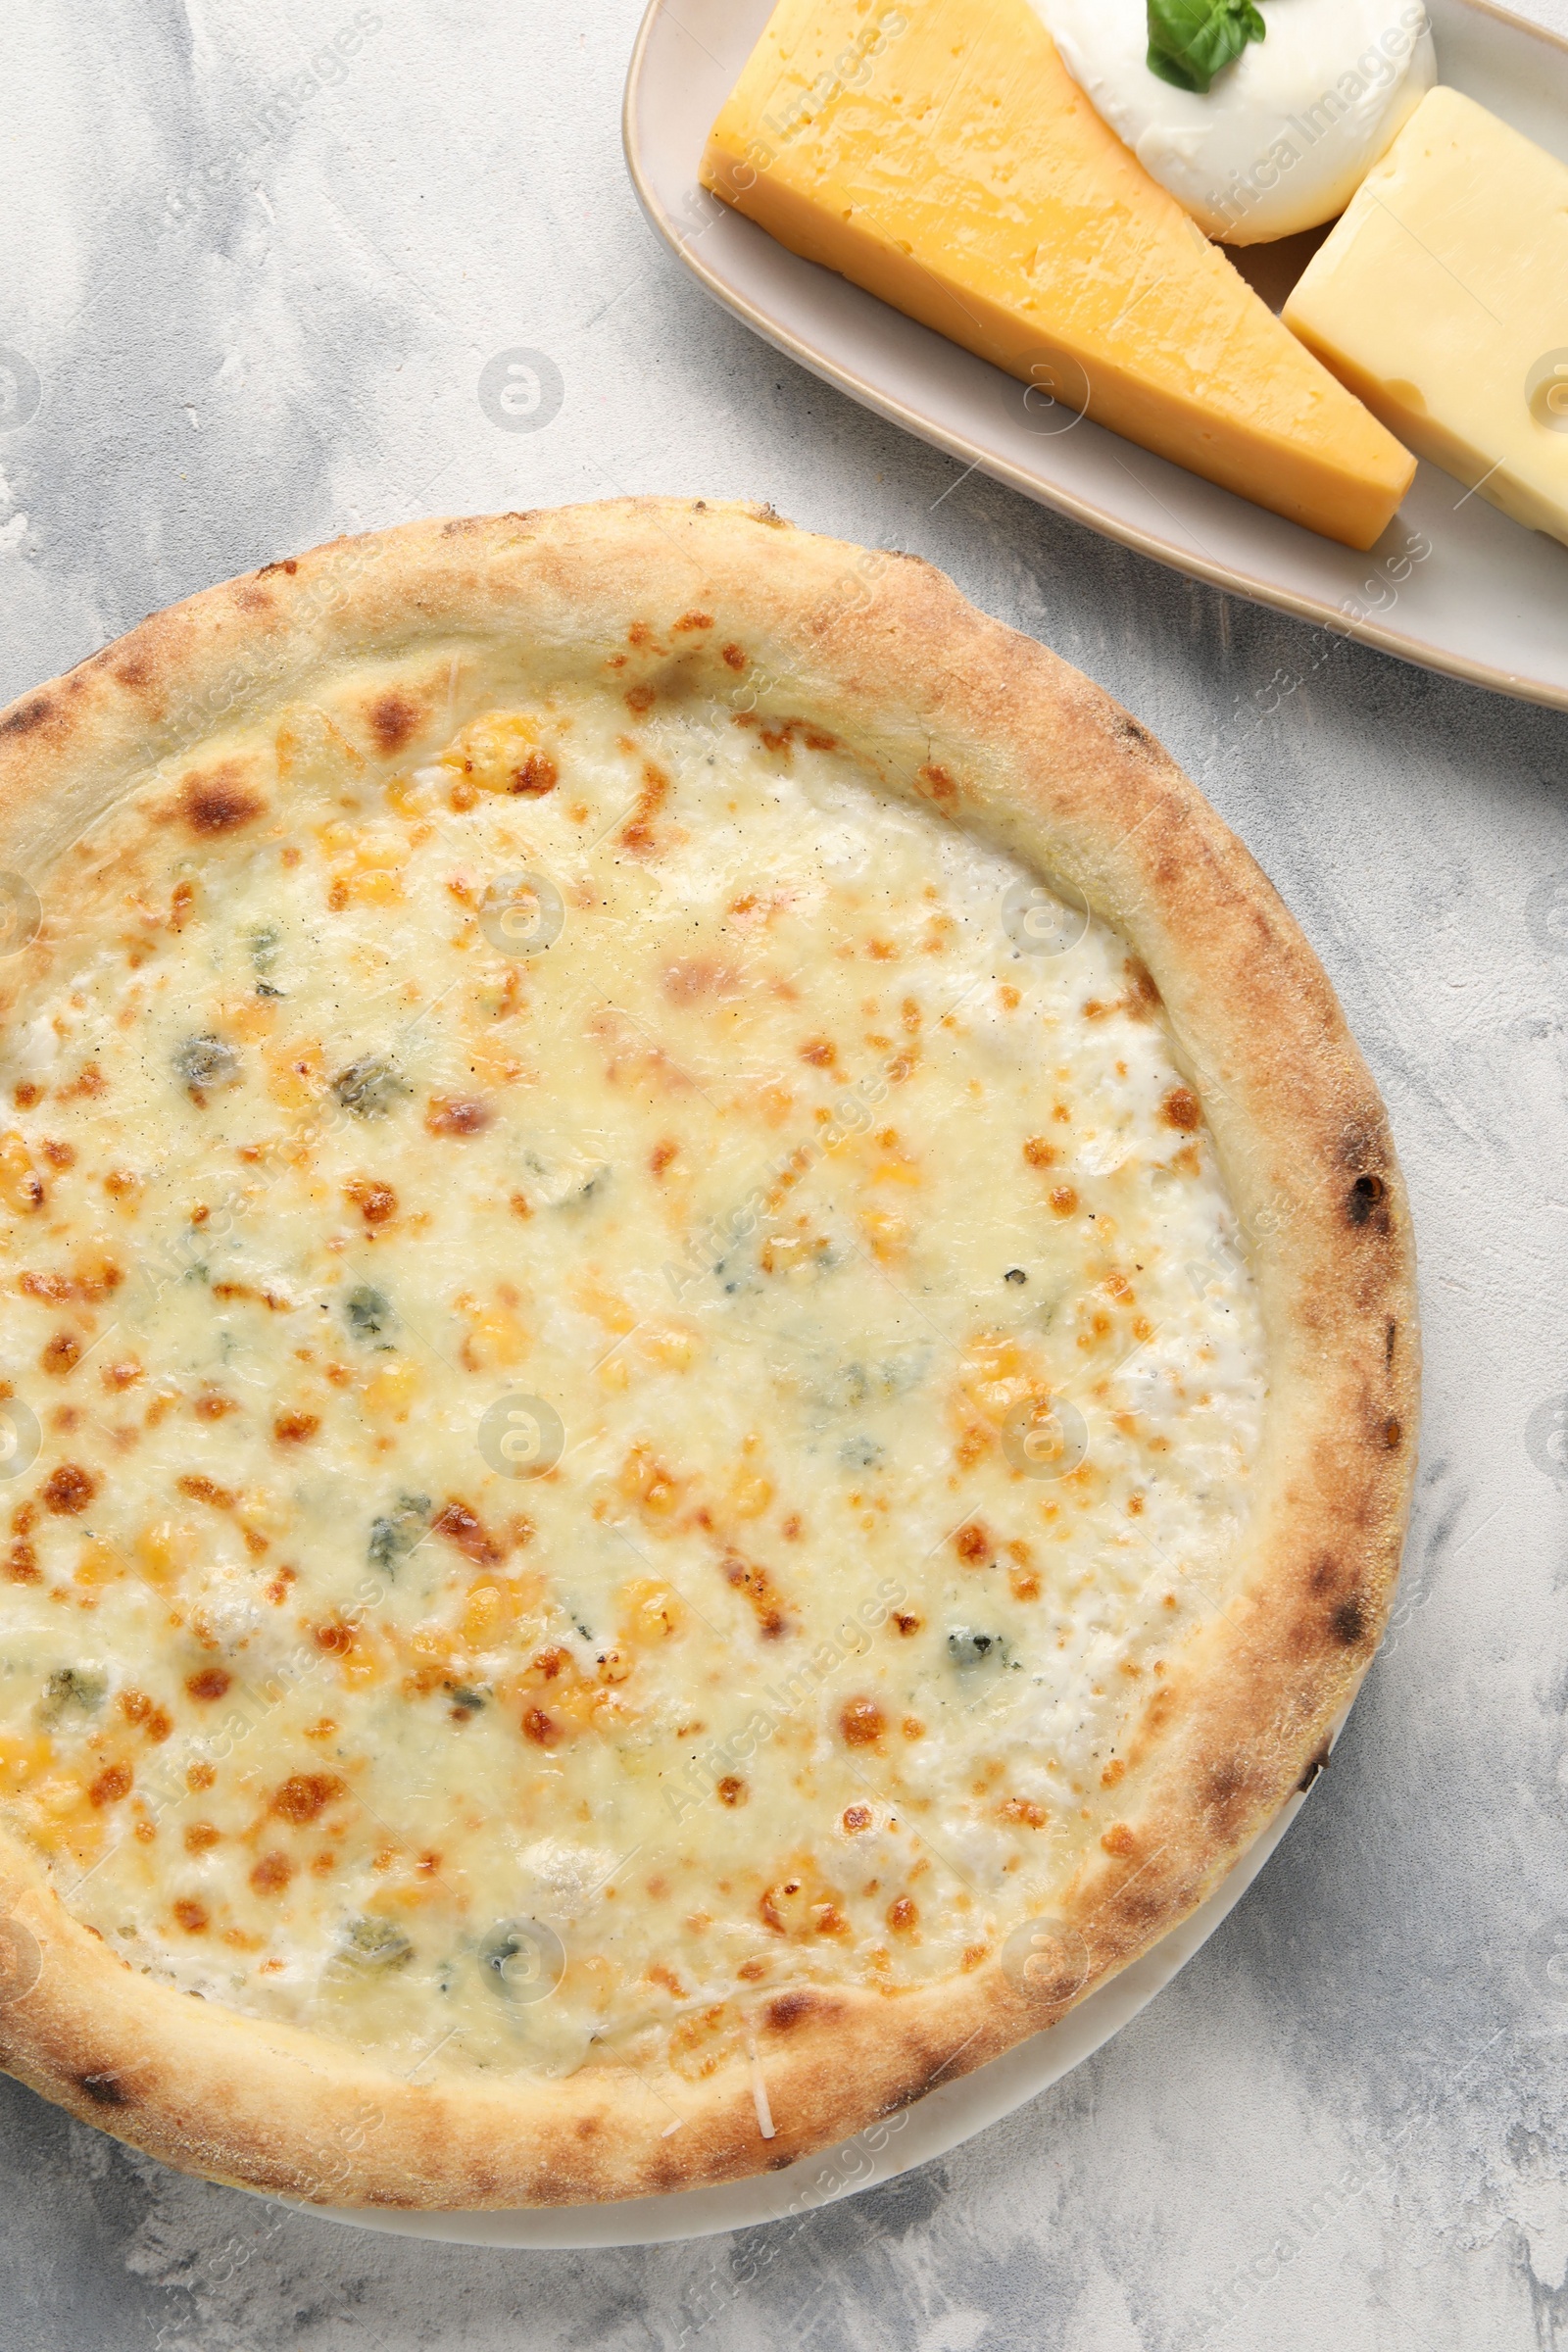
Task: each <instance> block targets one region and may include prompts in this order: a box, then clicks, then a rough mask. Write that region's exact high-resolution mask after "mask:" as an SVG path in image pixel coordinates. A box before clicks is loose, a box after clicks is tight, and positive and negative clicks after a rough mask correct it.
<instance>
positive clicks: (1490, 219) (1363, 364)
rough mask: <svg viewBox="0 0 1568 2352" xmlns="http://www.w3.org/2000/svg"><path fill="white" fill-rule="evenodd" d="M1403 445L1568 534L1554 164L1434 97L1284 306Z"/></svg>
mask: <svg viewBox="0 0 1568 2352" xmlns="http://www.w3.org/2000/svg"><path fill="white" fill-rule="evenodd" d="M1285 316H1286V319H1287V320H1288V321H1289V323H1290V324H1291V326H1292V327H1294V329H1295V331H1296V332H1297V334H1299V336H1300V337H1301V340H1302V341H1303V342H1304V343H1306V344H1308V345H1309V346H1310V347H1311V349H1312V350H1313V351H1315V352H1317V353H1318V355H1319V356H1320V358H1322V359H1323V360H1324V361H1325V362H1326V363H1327V365H1328V366H1329V367H1330V368H1333V370H1334V372H1335V374H1336V375H1337V376H1339V377H1340V379H1341V380H1342V382H1344V383H1346V384H1348V386H1349V387H1350V388H1351V390H1352V391H1354V392H1357V393H1359V395H1360V397H1361V398H1362V399H1363V400H1364V401H1365V402H1366V403H1367V404H1368V406H1369V407H1371V408H1373V409H1375V410H1376V412H1377V414H1378V415H1379V416H1380V417H1383V418H1384V420H1385V422H1387V423H1388V424H1390V425H1392V426H1393V427H1394V428H1395V430H1396V431H1397V432H1399V433H1402V434H1403V436H1404V438H1405V439H1406V440H1407V441H1408V442H1409V444H1410V446H1411V448H1412V449H1414V450H1416V451H1418V452H1419V453H1420V455H1421V456H1422V457H1423V458H1430V459H1431V460H1432V463H1433V464H1434V465H1435V466H1443V467H1444V468H1445V470H1446V472H1448V473H1451V474H1455V475H1456V476H1457V477H1458V479H1459V480H1460V481H1461V482H1463V483H1465V484H1466V486H1467V487H1468V488H1470V489H1473V490H1476V491H1478V492H1479V493H1480V495H1481V497H1483V498H1485V499H1490V500H1491V502H1492V504H1493V505H1494V506H1495V507H1500V508H1501V509H1502V511H1503V513H1504V514H1505V515H1512V516H1513V518H1514V520H1515V521H1516V522H1523V523H1527V524H1529V526H1530V527H1531V529H1533V530H1537V531H1548V532H1550V534H1551V535H1552V537H1553V538H1556V539H1561V540H1564V541H1568V168H1565V167H1564V166H1563V165H1562V164H1560V163H1558V161H1557V159H1556V157H1555V156H1551V155H1547V154H1546V153H1545V152H1544V149H1543V148H1540V147H1537V146H1535V145H1534V144H1533V143H1532V141H1530V140H1529V139H1527V138H1525V137H1523V136H1522V135H1521V134H1520V132H1518V131H1517V130H1511V129H1510V128H1509V127H1508V125H1507V123H1499V122H1498V121H1497V118H1496V116H1495V115H1489V114H1488V113H1487V111H1486V109H1485V107H1481V106H1477V105H1476V103H1475V101H1474V100H1473V99H1471V98H1464V97H1461V96H1460V94H1459V92H1458V91H1457V90H1446V89H1436V90H1433V91H1431V92H1430V93H1429V94H1428V95H1427V96H1426V97H1425V98H1423V100H1422V101H1421V104H1420V105H1419V106H1418V107H1417V109H1416V111H1415V113H1414V114H1413V115H1412V116H1411V118H1410V120H1409V122H1408V123H1406V124H1405V126H1404V128H1403V130H1401V131H1400V133H1399V135H1398V137H1397V139H1396V140H1395V142H1394V145H1393V146H1392V147H1391V148H1390V150H1389V152H1388V154H1387V155H1386V156H1385V157H1384V159H1383V161H1382V163H1380V164H1379V165H1378V166H1377V167H1376V169H1375V170H1374V171H1372V172H1370V173H1369V174H1368V176H1367V178H1366V179H1365V181H1364V182H1363V183H1362V185H1361V187H1360V188H1359V189H1358V190H1357V192H1356V194H1355V196H1354V197H1353V198H1352V199H1351V202H1350V206H1349V209H1348V212H1347V213H1346V215H1345V217H1344V219H1343V220H1342V221H1340V223H1339V225H1338V226H1337V227H1336V228H1335V230H1334V232H1333V234H1332V235H1331V236H1330V237H1329V239H1328V241H1327V243H1326V244H1324V245H1323V246H1322V247H1321V248H1320V249H1319V251H1318V252H1317V254H1316V255H1314V257H1313V259H1312V261H1311V263H1310V265H1309V267H1308V269H1307V270H1306V273H1305V275H1304V276H1303V277H1302V279H1301V281H1300V283H1299V285H1298V287H1297V289H1296V291H1295V293H1294V294H1293V295H1292V296H1291V299H1290V301H1289V302H1288V303H1287V305H1286V308H1285Z"/></svg>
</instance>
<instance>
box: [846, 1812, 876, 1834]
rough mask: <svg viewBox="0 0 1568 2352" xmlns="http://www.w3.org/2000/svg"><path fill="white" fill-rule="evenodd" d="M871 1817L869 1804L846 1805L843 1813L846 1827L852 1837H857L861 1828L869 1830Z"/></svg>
mask: <svg viewBox="0 0 1568 2352" xmlns="http://www.w3.org/2000/svg"><path fill="white" fill-rule="evenodd" d="M871 1818H872V1816H871V1808H870V1806H869V1805H846V1806H845V1808H844V1812H843V1815H842V1820H843V1825H844V1828H845V1829H846V1830H847V1831H848V1833H849V1835H850V1836H851V1837H852V1838H854V1837H857V1836H858V1834H859V1832H860V1831H861V1830H868V1829H869V1828H870V1827H871Z"/></svg>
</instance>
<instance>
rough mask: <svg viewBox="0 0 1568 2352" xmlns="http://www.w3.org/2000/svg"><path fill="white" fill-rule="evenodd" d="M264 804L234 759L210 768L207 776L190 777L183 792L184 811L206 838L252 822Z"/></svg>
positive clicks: (192, 824)
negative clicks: (247, 783)
mask: <svg viewBox="0 0 1568 2352" xmlns="http://www.w3.org/2000/svg"><path fill="white" fill-rule="evenodd" d="M262 808H263V803H262V800H261V798H260V796H259V794H257V793H254V792H251V791H250V790H249V789H248V788H247V786H246V785H245V783H244V781H243V771H242V770H241V768H240V767H239V765H238V764H237V762H235V761H234V760H225V761H224V763H223V765H222V766H221V767H214V768H209V769H208V771H207V773H206V775H204V776H189V777H187V778H186V781H185V789H184V791H183V792H182V793H181V794H180V796H179V813H180V815H181V816H182V817H183V818H184V820H185V822H186V824H187V825H189V827H190V829H191V831H192V832H193V833H195V834H197V835H198V836H199V837H200V838H201V839H203V840H210V839H211V838H212V837H213V835H214V834H218V833H232V832H234V831H236V830H237V828H238V827H239V826H241V825H248V824H249V823H250V822H251V821H252V819H253V818H255V817H258V816H260V815H261V813H262Z"/></svg>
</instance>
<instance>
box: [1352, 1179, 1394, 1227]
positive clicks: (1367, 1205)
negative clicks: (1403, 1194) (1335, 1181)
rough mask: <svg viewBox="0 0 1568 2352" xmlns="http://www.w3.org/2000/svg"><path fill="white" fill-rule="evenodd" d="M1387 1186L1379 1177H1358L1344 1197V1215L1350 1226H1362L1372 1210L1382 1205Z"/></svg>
mask: <svg viewBox="0 0 1568 2352" xmlns="http://www.w3.org/2000/svg"><path fill="white" fill-rule="evenodd" d="M1388 1189H1389V1188H1388V1186H1387V1185H1386V1184H1385V1183H1384V1181H1383V1179H1382V1177H1381V1176H1373V1175H1370V1174H1369V1175H1364V1176H1358V1177H1357V1178H1356V1180H1355V1182H1354V1183H1353V1184H1352V1185H1351V1187H1350V1189H1349V1192H1348V1194H1347V1196H1346V1201H1345V1213H1346V1216H1347V1217H1348V1219H1349V1221H1350V1223H1351V1224H1352V1225H1364V1224H1365V1223H1366V1222H1367V1219H1368V1218H1369V1217H1370V1216H1371V1214H1372V1212H1373V1210H1374V1209H1375V1208H1378V1207H1380V1206H1381V1205H1382V1202H1383V1201H1384V1200H1385V1198H1386V1197H1387V1194H1388Z"/></svg>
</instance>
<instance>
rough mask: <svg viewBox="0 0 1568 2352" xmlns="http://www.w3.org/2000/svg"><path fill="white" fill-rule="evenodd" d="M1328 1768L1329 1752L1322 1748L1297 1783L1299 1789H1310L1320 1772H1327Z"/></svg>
mask: <svg viewBox="0 0 1568 2352" xmlns="http://www.w3.org/2000/svg"><path fill="white" fill-rule="evenodd" d="M1328 1768H1329V1751H1328V1749H1327V1748H1326V1747H1320V1748H1319V1749H1318V1751H1317V1754H1316V1755H1315V1756H1314V1757H1313V1758H1312V1761H1311V1763H1310V1764H1309V1765H1308V1766H1307V1768H1306V1770H1305V1771H1304V1772H1303V1773H1302V1775H1301V1777H1300V1779H1299V1781H1298V1782H1297V1784H1296V1786H1297V1788H1298V1789H1302V1790H1305V1789H1310V1788H1311V1786H1312V1783H1313V1782H1314V1781H1315V1780H1316V1779H1317V1776H1318V1774H1319V1773H1320V1772H1327V1770H1328Z"/></svg>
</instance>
